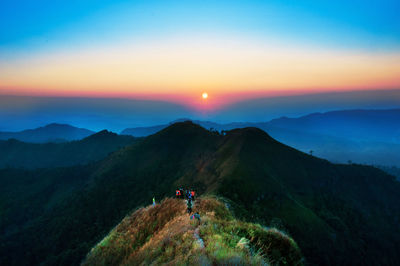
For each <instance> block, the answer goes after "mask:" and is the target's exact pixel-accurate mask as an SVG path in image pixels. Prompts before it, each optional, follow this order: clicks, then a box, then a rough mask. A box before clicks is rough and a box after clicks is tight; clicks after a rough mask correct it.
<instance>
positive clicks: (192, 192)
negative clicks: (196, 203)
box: [190, 190, 196, 200]
mask: <svg viewBox="0 0 400 266" xmlns="http://www.w3.org/2000/svg"><path fill="white" fill-rule="evenodd" d="M190 194H191V195H192V200H194V195H195V194H196V193H195V192H194V190H191V191H190Z"/></svg>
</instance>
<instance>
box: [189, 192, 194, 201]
mask: <svg viewBox="0 0 400 266" xmlns="http://www.w3.org/2000/svg"><path fill="white" fill-rule="evenodd" d="M188 200H190V201H192V200H193V199H192V194H191V193H190V191H189V192H188Z"/></svg>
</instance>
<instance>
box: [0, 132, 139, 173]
mask: <svg viewBox="0 0 400 266" xmlns="http://www.w3.org/2000/svg"><path fill="white" fill-rule="evenodd" d="M134 142H135V138H134V137H132V136H122V135H117V134H115V133H112V132H109V131H107V130H103V131H100V132H98V133H95V134H93V135H90V136H89V137H86V138H84V139H82V140H77V141H71V142H62V143H26V142H21V141H19V140H16V139H10V140H0V168H4V167H16V168H30V169H32V168H49V167H61V166H72V165H82V164H87V163H89V162H93V161H97V160H100V159H103V158H105V157H106V156H107V155H109V153H111V152H114V151H116V150H118V149H120V148H122V147H124V146H126V145H129V144H132V143H134Z"/></svg>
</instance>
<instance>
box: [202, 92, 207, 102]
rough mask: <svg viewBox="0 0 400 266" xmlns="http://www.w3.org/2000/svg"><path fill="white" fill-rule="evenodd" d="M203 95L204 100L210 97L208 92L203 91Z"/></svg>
mask: <svg viewBox="0 0 400 266" xmlns="http://www.w3.org/2000/svg"><path fill="white" fill-rule="evenodd" d="M201 97H203V99H204V100H205V99H207V98H208V93H207V92H203V94H202V95H201Z"/></svg>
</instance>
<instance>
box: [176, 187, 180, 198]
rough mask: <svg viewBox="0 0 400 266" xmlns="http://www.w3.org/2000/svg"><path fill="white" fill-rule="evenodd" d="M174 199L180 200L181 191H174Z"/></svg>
mask: <svg viewBox="0 0 400 266" xmlns="http://www.w3.org/2000/svg"><path fill="white" fill-rule="evenodd" d="M176 198H177V199H180V198H181V191H180V190H179V189H177V190H176Z"/></svg>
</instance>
